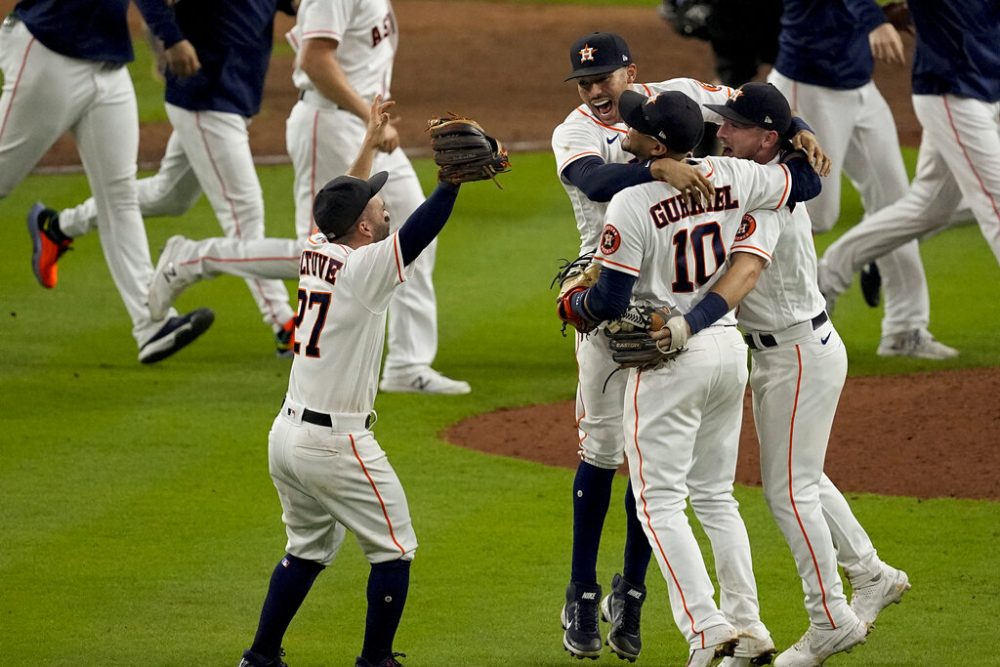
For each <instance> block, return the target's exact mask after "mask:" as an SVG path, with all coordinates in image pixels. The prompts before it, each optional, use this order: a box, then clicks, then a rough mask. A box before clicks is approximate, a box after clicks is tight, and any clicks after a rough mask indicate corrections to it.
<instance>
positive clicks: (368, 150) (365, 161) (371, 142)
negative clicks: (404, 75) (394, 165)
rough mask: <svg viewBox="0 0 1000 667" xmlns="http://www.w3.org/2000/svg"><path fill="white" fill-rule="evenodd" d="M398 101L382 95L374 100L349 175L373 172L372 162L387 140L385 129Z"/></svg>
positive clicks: (364, 176)
mask: <svg viewBox="0 0 1000 667" xmlns="http://www.w3.org/2000/svg"><path fill="white" fill-rule="evenodd" d="M395 104H396V102H395V101H393V100H389V101H387V102H383V101H382V96H381V95H376V96H375V99H374V100H372V106H371V109H369V113H368V122H367V124H366V127H365V138H364V140H363V141H362V142H361V150H359V151H358V156H357V157H356V158H355V159H354V163H353V164H352V165H351V168H350V169H348V170H347V175H348V176H353V177H354V178H368V176H369V175H370V174H371V172H372V164H373V163H374V161H375V154H376V153H377V152H378V150H379V146H381V145H382V142H383V141H384V140H385V131H386V128H387V127H388V126H389V109H390V108H391V107H393V106H395Z"/></svg>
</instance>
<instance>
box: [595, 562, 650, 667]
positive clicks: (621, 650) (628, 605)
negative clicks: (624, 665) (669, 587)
mask: <svg viewBox="0 0 1000 667" xmlns="http://www.w3.org/2000/svg"><path fill="white" fill-rule="evenodd" d="M645 601H646V587H645V586H634V585H632V584H630V583H628V582H627V581H625V579H624V578H623V577H622V576H621V575H620V574H616V575H615V576H614V578H613V579H612V580H611V593H610V594H609V595H607V596H606V597H605V598H604V599H603V600H601V618H602V619H603V620H604V621H605V622H606V623H610V624H611V629H610V630H608V638H607V640H606V643H607V645H608V647H609V648H610V649H611V651H612V653H614V654H615V655H617V656H618V657H619V658H621V659H622V660H628V661H629V662H635V660H636V658H638V657H639V653H640V652H641V651H642V636H641V635H640V627H639V626H640V621H641V616H642V603H643V602H645Z"/></svg>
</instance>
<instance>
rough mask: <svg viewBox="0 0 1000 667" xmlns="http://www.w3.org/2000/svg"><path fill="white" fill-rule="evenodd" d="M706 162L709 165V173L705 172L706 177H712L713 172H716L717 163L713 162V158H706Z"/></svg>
mask: <svg viewBox="0 0 1000 667" xmlns="http://www.w3.org/2000/svg"><path fill="white" fill-rule="evenodd" d="M705 164H707V165H708V173H707V174H705V178H711V177H712V174H714V173H715V163H714V162H712V161H711V160H708V159H706V160H705Z"/></svg>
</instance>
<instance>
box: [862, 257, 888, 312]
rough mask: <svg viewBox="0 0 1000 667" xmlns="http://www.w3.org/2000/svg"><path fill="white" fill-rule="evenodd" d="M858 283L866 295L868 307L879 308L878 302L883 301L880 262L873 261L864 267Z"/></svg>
mask: <svg viewBox="0 0 1000 667" xmlns="http://www.w3.org/2000/svg"><path fill="white" fill-rule="evenodd" d="M858 284H859V285H860V287H861V296H863V297H864V299H865V303H867V304H868V307H869V308H878V304H879V303H881V301H882V294H881V289H882V274H881V273H879V270H878V264H876V263H875V262H872V263H871V264H868V265H866V266H864V267H862V269H861V275H860V276H859V279H858Z"/></svg>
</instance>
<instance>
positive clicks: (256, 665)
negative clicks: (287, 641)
mask: <svg viewBox="0 0 1000 667" xmlns="http://www.w3.org/2000/svg"><path fill="white" fill-rule="evenodd" d="M284 655H285V649H280V652H279V653H278V655H276V656H275V657H273V658H265V657H264V656H262V655H261V654H259V653H254V652H253V651H251V650H250V649H247V650H245V651H243V658H242V659H241V660H240V664H239V665H237V666H236V667H288V665H287V664H286V663H285V662H284V661H282V658H283V657H284Z"/></svg>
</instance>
